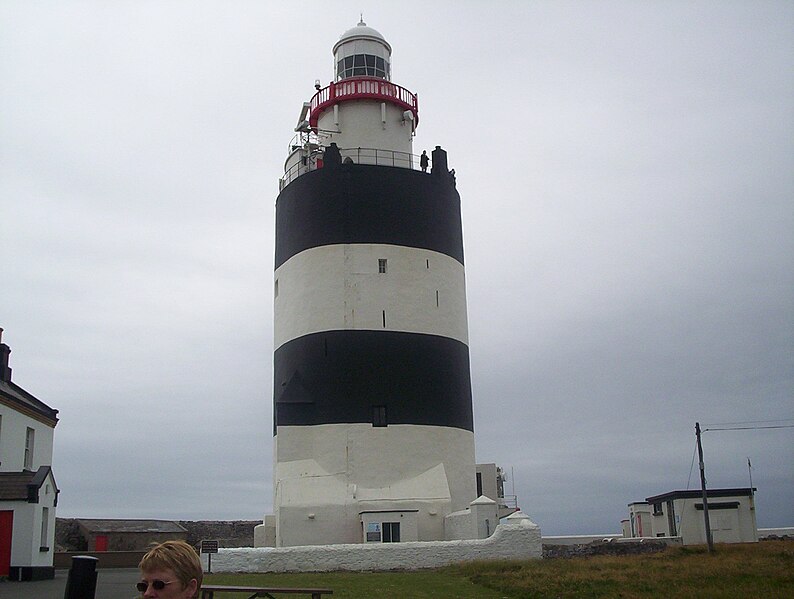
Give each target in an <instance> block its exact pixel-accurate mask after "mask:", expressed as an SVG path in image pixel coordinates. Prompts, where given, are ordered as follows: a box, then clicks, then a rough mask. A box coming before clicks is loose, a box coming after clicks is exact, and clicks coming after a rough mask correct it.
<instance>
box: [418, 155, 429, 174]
mask: <svg viewBox="0 0 794 599" xmlns="http://www.w3.org/2000/svg"><path fill="white" fill-rule="evenodd" d="M429 164H430V159H429V158H428V157H427V150H422V155H421V156H420V157H419V166H420V167H422V172H423V173H426V172H427V165H429Z"/></svg>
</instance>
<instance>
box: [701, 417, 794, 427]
mask: <svg viewBox="0 0 794 599" xmlns="http://www.w3.org/2000/svg"><path fill="white" fill-rule="evenodd" d="M792 420H794V418H774V419H772V420H740V421H739V422H712V423H710V424H709V423H705V424H704V425H703V426H732V425H738V424H768V423H770V422H790V421H792Z"/></svg>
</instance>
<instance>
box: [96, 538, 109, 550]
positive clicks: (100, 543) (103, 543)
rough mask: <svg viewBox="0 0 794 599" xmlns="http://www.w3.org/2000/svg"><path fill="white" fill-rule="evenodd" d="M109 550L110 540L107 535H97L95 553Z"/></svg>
mask: <svg viewBox="0 0 794 599" xmlns="http://www.w3.org/2000/svg"><path fill="white" fill-rule="evenodd" d="M107 550H108V538H107V536H106V535H97V536H96V549H95V550H94V551H107Z"/></svg>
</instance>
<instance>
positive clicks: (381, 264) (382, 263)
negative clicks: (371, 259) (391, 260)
mask: <svg viewBox="0 0 794 599" xmlns="http://www.w3.org/2000/svg"><path fill="white" fill-rule="evenodd" d="M378 272H379V273H380V274H384V273H385V272H386V258H378Z"/></svg>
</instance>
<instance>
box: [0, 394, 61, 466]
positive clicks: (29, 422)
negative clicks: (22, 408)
mask: <svg viewBox="0 0 794 599" xmlns="http://www.w3.org/2000/svg"><path fill="white" fill-rule="evenodd" d="M28 427H30V428H32V429H33V430H34V431H35V433H34V437H35V442H34V444H33V467H32V468H31V470H33V471H34V472H35V471H36V470H38V469H39V466H51V465H52V442H53V436H54V432H55V429H54V428H53V427H51V426H50V425H48V424H45V423H43V422H41V421H39V420H36V419H35V418H33V417H31V416H28V415H27V414H23V413H21V412H19V411H17V410H16V409H14V408H12V407H10V406H8V405H6V404H4V403H1V402H0V472H19V471H21V470H22V469H23V467H24V464H25V435H26V431H27V428H28Z"/></svg>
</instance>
